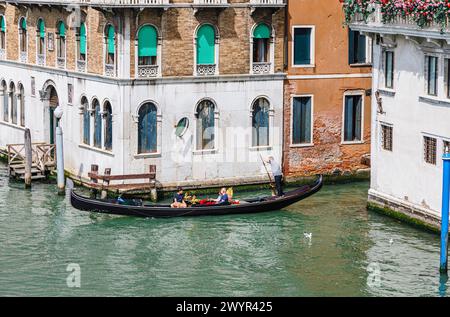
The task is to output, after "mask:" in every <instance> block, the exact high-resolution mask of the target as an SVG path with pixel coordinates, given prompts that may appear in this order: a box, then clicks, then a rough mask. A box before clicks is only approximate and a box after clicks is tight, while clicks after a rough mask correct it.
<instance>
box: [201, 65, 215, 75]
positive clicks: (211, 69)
mask: <svg viewBox="0 0 450 317" xmlns="http://www.w3.org/2000/svg"><path fill="white" fill-rule="evenodd" d="M215 74H216V64H200V65H197V75H198V76H213V75H215Z"/></svg>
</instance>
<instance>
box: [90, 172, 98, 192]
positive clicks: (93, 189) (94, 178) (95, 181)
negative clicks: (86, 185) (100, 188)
mask: <svg viewBox="0 0 450 317" xmlns="http://www.w3.org/2000/svg"><path fill="white" fill-rule="evenodd" d="M91 173H92V174H93V175H98V165H96V164H92V165H91ZM91 183H93V184H97V183H98V178H96V177H91ZM91 197H92V198H96V197H97V189H96V188H92V189H91Z"/></svg>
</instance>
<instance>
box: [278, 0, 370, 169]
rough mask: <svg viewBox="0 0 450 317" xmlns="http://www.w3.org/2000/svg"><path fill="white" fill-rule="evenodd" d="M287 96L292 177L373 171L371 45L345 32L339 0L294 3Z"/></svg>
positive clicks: (287, 166) (286, 160)
mask: <svg viewBox="0 0 450 317" xmlns="http://www.w3.org/2000/svg"><path fill="white" fill-rule="evenodd" d="M287 11H288V12H287V16H288V19H287V26H286V32H287V41H288V45H287V55H288V59H287V68H286V69H287V79H286V82H285V96H284V129H285V130H284V135H285V138H284V155H283V157H284V170H285V174H286V175H287V176H288V177H296V176H304V175H311V174H317V173H322V174H334V175H342V174H352V173H356V172H357V171H360V170H365V169H367V168H368V164H369V163H367V162H368V161H369V160H365V158H366V157H367V156H368V155H369V153H370V104H371V97H370V88H371V76H372V74H371V54H372V50H371V41H370V38H366V37H365V36H364V35H362V34H359V33H358V32H351V31H349V29H348V28H347V27H344V26H343V23H342V21H343V18H344V14H343V11H342V4H341V3H339V2H338V1H336V0H321V1H311V0H295V1H289V4H288V9H287Z"/></svg>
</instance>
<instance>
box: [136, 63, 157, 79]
mask: <svg viewBox="0 0 450 317" xmlns="http://www.w3.org/2000/svg"><path fill="white" fill-rule="evenodd" d="M156 76H158V65H139V66H138V78H152V77H156Z"/></svg>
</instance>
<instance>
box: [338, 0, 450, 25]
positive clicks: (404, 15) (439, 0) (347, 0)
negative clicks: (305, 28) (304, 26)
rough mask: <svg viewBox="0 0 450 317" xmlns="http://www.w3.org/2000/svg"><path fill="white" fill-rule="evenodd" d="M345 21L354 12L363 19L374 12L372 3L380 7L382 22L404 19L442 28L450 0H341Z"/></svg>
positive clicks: (447, 14) (348, 19)
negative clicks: (359, 14) (361, 15)
mask: <svg viewBox="0 0 450 317" xmlns="http://www.w3.org/2000/svg"><path fill="white" fill-rule="evenodd" d="M343 2H344V12H345V21H346V23H349V22H350V21H351V20H352V18H353V16H354V15H355V14H356V13H362V14H363V17H364V21H365V22H367V17H368V16H369V15H370V14H372V13H373V12H374V10H373V9H372V10H371V9H370V8H373V6H372V4H377V5H379V6H380V7H381V15H382V22H383V23H392V22H395V20H396V19H398V18H401V19H406V20H410V21H412V22H414V23H416V24H417V25H418V26H419V27H421V28H423V27H426V26H427V25H430V24H438V25H440V26H441V28H442V29H444V28H445V27H446V26H447V22H448V18H449V16H450V0H343ZM364 14H367V15H364Z"/></svg>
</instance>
